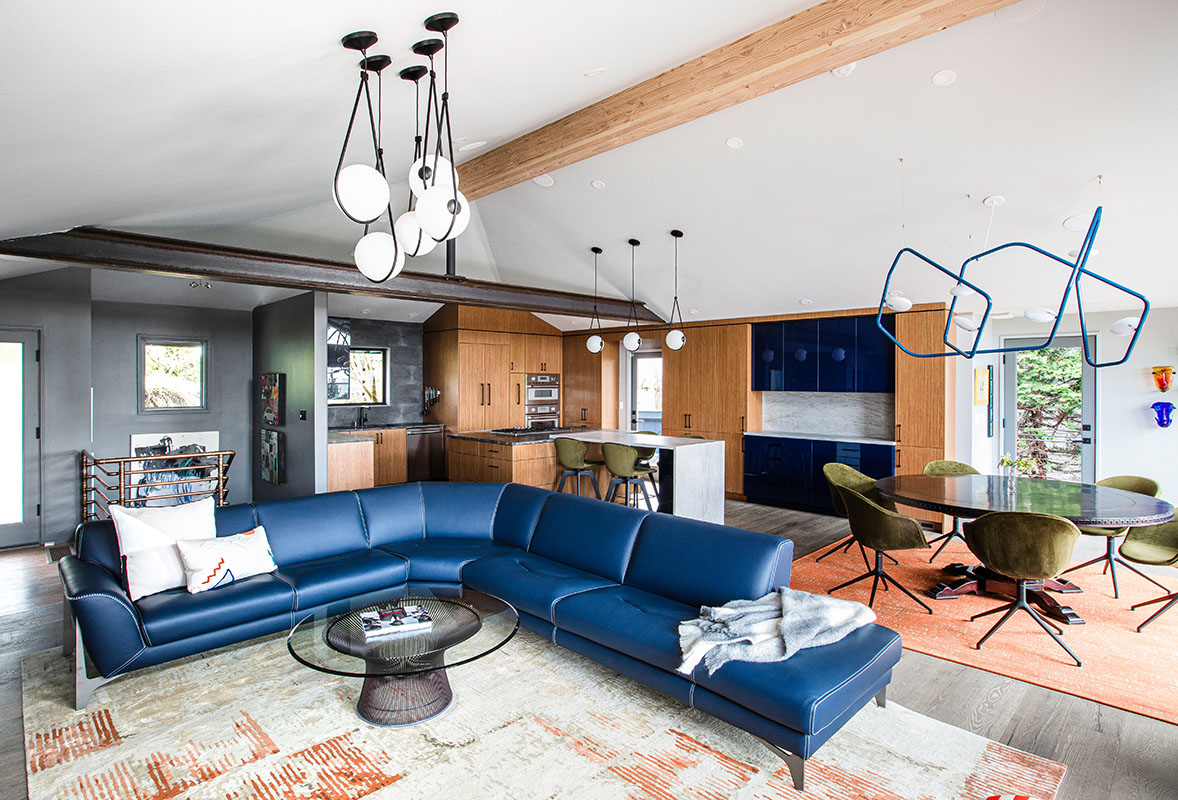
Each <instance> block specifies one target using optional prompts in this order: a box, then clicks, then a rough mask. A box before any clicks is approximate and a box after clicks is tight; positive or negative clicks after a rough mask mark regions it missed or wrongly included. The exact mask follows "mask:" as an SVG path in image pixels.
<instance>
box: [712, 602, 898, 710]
mask: <svg viewBox="0 0 1178 800" xmlns="http://www.w3.org/2000/svg"><path fill="white" fill-rule="evenodd" d="M899 661H900V634H898V633H896V632H895V631H893V630H890V629H888V628H885V627H883V626H882V625H874V624H872V625H865V626H864V627H862V628H859V629H858V630H856V631H852V632H851V633H850V635H848V636H847V637H846V638H844V639H842V640H841V641H838V642H835V643H834V644H828V645H824V646H823V647H812V648H810V649H808V650H802V651H800V652H798V653H797V654H796V655H793V656H790V657H789V658H788V659H786V660H785V661H781V662H778V663H768V664H758V663H754V662H752V661H729V662H728V663H727V664H725V665H724V666H722V667H720V669H718V670H716V672H715V674H713V675H708V671H707V668H706V667H705V666H704V665H702V664H701V665H700V666H698V667H696V669H695V672H694V673H693V674H692V677H693V678H694V680H695V682H696V683H697V684H698V685H699V686H702V687H703V688H705V689H710V690H711V691H713V692H715V693H716V694H718V695H720V696H721V697H724V698H726V699H728V700H731V701H732V702H734V703H736V704H738V705H741V706H744V707H745V708H747V709H749V710H750V711H755V712H757V713H758V714H760V715H761V716H764V717H768V718H769V719H771V720H773V721H775V722H777V723H779V724H781V725H784V726H786V727H788V728H793V729H794V730H796V731H800V732H802V733H817V732H818V731H821V730H822V729H823V728H825V727H826V726H827V725H829V724H830V723H831V722H834V721H835V720H836V719H837V718H838V717H839V715H840V714H842V713H843V712H844V711H846V710H847V709H848V708H849V707H850V706H851V705H852V704H853V703H855V702H857V701H858V700H859V699H860V698H861V697H862V696H863V693H864V692H866V691H868V689H870V688H871V687H872V686H874V685H875V684H876V683H877V682H878V680H879V678H880V677H881V676H883V675H885V674H887V673H888V672H889V671H890V670H891V669H892V667H894V666H895V665H896V664H897V663H898V662H899Z"/></svg>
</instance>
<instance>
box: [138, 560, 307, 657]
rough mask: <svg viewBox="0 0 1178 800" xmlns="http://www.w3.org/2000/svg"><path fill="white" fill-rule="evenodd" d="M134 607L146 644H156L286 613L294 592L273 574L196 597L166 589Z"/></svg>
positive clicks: (184, 592) (292, 604)
mask: <svg viewBox="0 0 1178 800" xmlns="http://www.w3.org/2000/svg"><path fill="white" fill-rule="evenodd" d="M135 607H136V608H138V609H139V616H140V618H142V620H143V629H144V631H146V632H147V638H148V641H150V642H151V644H153V645H158V644H164V643H166V642H174V641H177V640H179V639H186V638H188V637H190V636H198V635H200V634H202V633H209V632H210V631H217V630H221V629H222V628H229V627H232V626H234V625H239V624H241V623H243V622H253V621H254V620H260V619H265V618H267V617H272V616H274V615H275V614H289V613H290V612H291V611H292V610H293V609H294V590H293V589H291V588H290V586H288V585H287V584H285V583H283V582H282V581H280V580H278V578H276V577H274V576H273V575H255V576H253V577H252V578H246V579H245V580H240V581H235V582H233V583H230V584H228V585H226V586H219V587H217V588H216V589H211V590H209V591H207V592H201V593H199V594H189V593H188V591H187V590H185V589H169V590H168V591H166V592H160V593H158V594H151V595H148V596H147V597H143V598H140V599H139V600H138V601H137V602H136V603H135Z"/></svg>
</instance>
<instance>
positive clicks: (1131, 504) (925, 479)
mask: <svg viewBox="0 0 1178 800" xmlns="http://www.w3.org/2000/svg"><path fill="white" fill-rule="evenodd" d="M875 487H876V489H877V490H878V491H879V493H880V495H882V496H883V497H886V498H888V499H889V500H893V501H895V502H897V503H899V504H901V505H906V506H914V507H916V508H922V509H925V510H927V511H938V512H940V513H942V514H949V515H952V516H954V517H959V518H965V519H975V518H977V517H980V516H982V515H983V514H988V513H990V512H993V511H1027V512H1033V513H1037V514H1054V515H1056V516H1059V517H1064V518H1066V519H1070V520H1071V521H1072V522H1074V523H1076V524H1077V525H1088V526H1092V527H1098V528H1124V527H1133V526H1144V525H1157V524H1160V523H1162V522H1169V521H1170V520H1171V519H1173V518H1174V506H1172V505H1170V504H1169V503H1167V502H1166V501H1165V500H1160V499H1158V498H1155V497H1149V496H1148V495H1143V494H1137V493H1136V492H1126V491H1124V490H1122V489H1114V488H1112V487H1109V486H1098V485H1097V484H1094V483H1073V482H1071V481H1058V480H1052V479H1049V478H1011V477H1007V476H1005V475H894V476H892V477H889V478H882V479H880V480H878V481H876V483H875ZM945 571H946V572H947V573H949V574H950V575H956V576H958V577H957V579H956V580H953V581H951V582H948V583H941V584H938V585H937V586H935V587H933V588H932V589H931V590H929V595H930V596H931V597H933V598H935V599H937V600H948V599H953V598H956V597H960V596H961V595H965V594H979V593H982V592H995V593H998V594H1005V595H1010V596H1014V595H1015V594H1016V593H1017V588H1016V586H1015V582H1014V581H1013V580H1012V579H1010V578H1008V577H1006V576H1005V575H1000V574H999V573H997V572H994V571H993V570H990V569H988V568H986V567H984V566H982V565H981V564H976V565H966V564H960V563H955V564H950V565H948V566H947V567H945ZM1045 590H1050V591H1053V592H1059V593H1062V594H1069V593H1074V592H1080V591H1083V590H1082V589H1081V588H1080V587H1079V586H1077V585H1076V584H1074V583H1072V582H1071V581H1069V580H1067V579H1065V578H1060V577H1056V578H1053V579H1051V580H1046V581H1043V586H1042V588H1041V589H1032V588H1031V587H1028V588H1027V600H1029V601H1031V602H1033V603H1035V605H1037V606H1038V607H1039V608H1040V609H1042V610H1043V612H1044V613H1045V614H1047V615H1048V616H1050V617H1053V618H1054V619H1057V620H1059V621H1060V622H1063V623H1065V624H1067V625H1078V624H1083V622H1084V620H1083V619H1082V618H1081V617H1080V616H1079V615H1078V614H1077V613H1076V612H1075V611H1073V610H1072V609H1071V608H1070V607H1069V606H1064V605H1060V603H1059V602H1058V601H1057V600H1056V599H1055V598H1054V597H1052V596H1051V595H1049V594H1047V591H1045Z"/></svg>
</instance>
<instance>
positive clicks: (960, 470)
mask: <svg viewBox="0 0 1178 800" xmlns="http://www.w3.org/2000/svg"><path fill="white" fill-rule="evenodd" d="M924 474H925V475H936V476H942V477H943V476H949V475H979V474H981V473H979V472H978V471H977V470H976V469H974V468H973V467H971V466H970V465H969V464H966V463H964V462H962V461H951V460H948V459H945V460H941V461H930V462H928V463H927V464H925V465H924ZM954 539H960V540H961V541H963V542H964V541H965V536H963V535H962V533H961V518H960V517H954V518H953V530H951V531H949V532H948V533H946V534H942V535H941V536H938V537H936V538H935V539H931V540H929V544H930V545H934V544H936V543H937V542H940V543H941V546H940V547H938V548H937V552H935V553H933V556H932V558H930V559H929V560H928V563H930V564H931V563H933V561H935V560H936V558H937V556H939V555H940V554H941V551H942V550H944V549H945V545H947V544H949V542H951V541H953V540H954Z"/></svg>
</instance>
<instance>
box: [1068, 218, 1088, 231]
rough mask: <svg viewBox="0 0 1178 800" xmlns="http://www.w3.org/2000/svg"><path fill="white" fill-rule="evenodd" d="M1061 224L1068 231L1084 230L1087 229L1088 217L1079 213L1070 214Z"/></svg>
mask: <svg viewBox="0 0 1178 800" xmlns="http://www.w3.org/2000/svg"><path fill="white" fill-rule="evenodd" d="M1063 226H1064V227H1065V228H1066V229H1068V230H1069V231H1086V230H1088V218H1087V217H1084V216H1081V215H1080V214H1072V215H1071V216H1070V217H1068V218H1067V219H1065V220H1064V221H1063Z"/></svg>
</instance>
